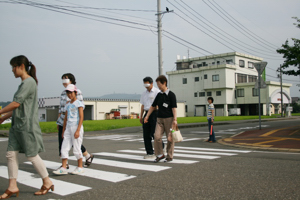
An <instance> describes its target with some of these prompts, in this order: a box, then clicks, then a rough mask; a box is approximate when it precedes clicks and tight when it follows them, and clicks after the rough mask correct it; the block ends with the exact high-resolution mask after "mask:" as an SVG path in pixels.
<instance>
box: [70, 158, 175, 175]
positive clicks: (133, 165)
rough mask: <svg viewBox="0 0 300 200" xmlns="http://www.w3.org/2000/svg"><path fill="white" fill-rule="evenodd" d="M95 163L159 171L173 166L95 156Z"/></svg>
mask: <svg viewBox="0 0 300 200" xmlns="http://www.w3.org/2000/svg"><path fill="white" fill-rule="evenodd" d="M69 160H77V159H76V158H75V156H71V157H69ZM93 164H99V165H106V166H112V167H120V168H126V169H137V170H144V171H152V172H159V171H162V170H166V169H170V168H171V167H167V166H158V165H145V164H138V163H129V162H121V161H114V160H106V159H100V158H94V160H93Z"/></svg>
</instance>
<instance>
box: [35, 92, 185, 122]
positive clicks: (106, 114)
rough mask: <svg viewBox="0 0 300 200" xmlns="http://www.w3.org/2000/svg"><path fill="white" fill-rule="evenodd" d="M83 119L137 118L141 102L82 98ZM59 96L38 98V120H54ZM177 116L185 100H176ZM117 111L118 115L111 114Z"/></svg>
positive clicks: (179, 114)
mask: <svg viewBox="0 0 300 200" xmlns="http://www.w3.org/2000/svg"><path fill="white" fill-rule="evenodd" d="M83 100H84V104H85V109H84V119H85V120H104V119H124V118H127V119H128V118H137V117H139V114H140V111H141V104H140V102H139V100H138V99H101V98H99V99H98V98H84V99H83ZM59 103H60V98H59V97H52V98H40V99H39V118H40V121H56V120H57V118H58V109H59ZM177 107H178V108H177V116H178V117H185V102H183V101H178V102H177ZM114 111H117V112H118V113H119V114H118V115H113V116H112V114H113V113H114Z"/></svg>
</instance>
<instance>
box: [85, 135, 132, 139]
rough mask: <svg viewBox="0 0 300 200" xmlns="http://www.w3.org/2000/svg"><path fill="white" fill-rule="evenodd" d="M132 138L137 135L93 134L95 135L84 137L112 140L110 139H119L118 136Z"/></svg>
mask: <svg viewBox="0 0 300 200" xmlns="http://www.w3.org/2000/svg"><path fill="white" fill-rule="evenodd" d="M124 137H126V138H128V137H129V138H131V137H136V135H100V136H93V137H85V138H84V139H90V140H94V139H97V140H110V139H117V138H124Z"/></svg>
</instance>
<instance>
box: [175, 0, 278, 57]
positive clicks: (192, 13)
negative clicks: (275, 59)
mask: <svg viewBox="0 0 300 200" xmlns="http://www.w3.org/2000/svg"><path fill="white" fill-rule="evenodd" d="M174 1H175V2H176V3H177V4H178V5H180V6H181V7H182V8H183V9H185V10H186V11H187V13H190V14H191V15H193V16H194V17H195V18H196V19H198V20H200V21H201V22H203V23H204V24H205V25H207V26H208V27H210V28H211V29H213V30H214V31H216V32H218V33H219V34H221V35H223V33H224V34H226V35H228V36H229V37H232V38H234V39H235V40H237V41H238V42H240V43H242V44H244V45H247V46H249V47H251V48H254V49H257V50H259V51H262V52H267V53H272V54H277V53H274V51H265V50H262V49H259V48H257V47H254V46H251V45H249V44H247V43H245V42H243V41H242V40H239V39H238V38H236V37H234V36H232V35H231V34H229V33H227V32H226V31H224V30H222V33H221V32H220V31H218V30H217V29H220V28H219V27H218V26H216V25H215V24H213V23H212V22H211V21H209V20H208V19H206V18H205V17H204V16H202V15H201V14H199V12H197V11H196V10H194V9H193V8H192V7H191V6H189V5H188V4H187V3H185V2H184V1H183V0H180V1H181V2H182V4H184V5H185V6H186V7H187V8H188V9H187V8H185V7H184V6H183V5H181V4H180V3H179V2H177V1H176V0H174ZM190 10H192V11H193V12H190ZM196 14H197V15H199V16H200V17H201V18H203V19H205V20H206V21H207V22H208V23H210V24H212V25H213V26H214V27H216V29H215V28H213V27H211V26H210V25H209V24H208V23H206V22H204V21H203V20H202V19H201V18H199V17H198V16H196ZM193 21H195V20H193ZM223 36H224V35H223ZM224 37H226V36H224ZM226 38H228V37H226ZM228 39H229V38H228Z"/></svg>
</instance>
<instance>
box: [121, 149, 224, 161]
mask: <svg viewBox="0 0 300 200" xmlns="http://www.w3.org/2000/svg"><path fill="white" fill-rule="evenodd" d="M118 152H124V153H139V154H144V153H145V152H144V151H138V150H119V151H118ZM176 156H178V157H185V158H200V159H216V158H220V156H205V155H192V154H181V153H174V157H176Z"/></svg>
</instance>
